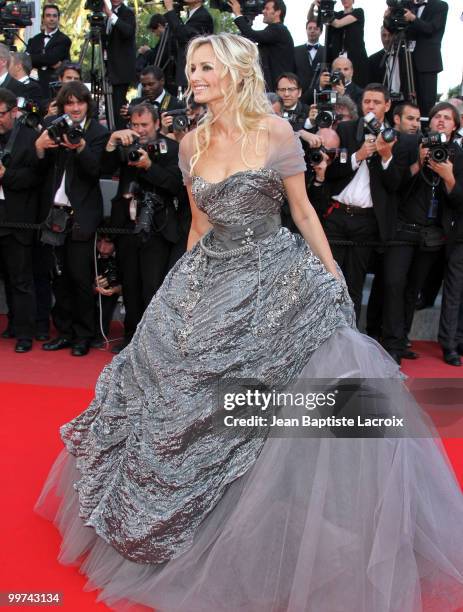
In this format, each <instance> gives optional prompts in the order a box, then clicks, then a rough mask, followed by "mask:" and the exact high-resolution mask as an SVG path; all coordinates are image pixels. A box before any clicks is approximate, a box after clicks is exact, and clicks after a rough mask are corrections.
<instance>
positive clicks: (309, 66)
mask: <svg viewBox="0 0 463 612" xmlns="http://www.w3.org/2000/svg"><path fill="white" fill-rule="evenodd" d="M323 50H324V47H323V46H322V45H320V46H319V47H318V49H317V53H316V54H315V57H314V58H313V60H312V63H310V59H309V52H308V50H307V45H306V44H303V45H298V46H297V47H294V63H295V68H296V74H297V76H298V77H299V79H300V81H301V85H302V100H303V101H304V102H306V103H307V102H308V100H311V99H312V98H313V91H311V90H310V86H311V85H312V87H314V88H315V89H318V85H319V83H318V80H317V82H314V83H312V80H313V76H314V73H315V71H316V69H317V66H318V65H319V64H320V65H321V63H322V60H323Z"/></svg>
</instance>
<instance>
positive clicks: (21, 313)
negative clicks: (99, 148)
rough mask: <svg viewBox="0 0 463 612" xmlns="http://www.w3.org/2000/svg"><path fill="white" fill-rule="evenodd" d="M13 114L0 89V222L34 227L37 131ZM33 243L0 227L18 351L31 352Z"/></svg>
mask: <svg viewBox="0 0 463 612" xmlns="http://www.w3.org/2000/svg"><path fill="white" fill-rule="evenodd" d="M16 115H17V106H16V98H15V96H14V95H13V94H12V93H11V92H10V91H8V90H7V89H4V88H3V87H2V88H0V148H1V153H0V221H2V222H9V223H36V221H37V212H38V196H37V192H38V185H39V183H40V179H41V175H40V171H39V161H38V160H37V158H36V157H35V155H34V142H35V139H36V138H37V133H36V132H35V131H34V130H33V129H31V128H29V127H27V126H25V125H22V124H21V123H18V122H17V121H16ZM32 242H33V231H32V230H14V229H8V228H3V227H0V260H1V262H0V267H1V268H2V269H3V270H4V271H5V277H6V278H5V284H6V288H7V295H8V297H9V300H8V302H9V305H10V306H11V313H9V319H10V324H11V331H12V334H13V335H15V336H16V338H17V342H16V348H15V350H16V352H17V353H26V352H27V351H30V349H31V348H32V338H33V336H34V331H35V294H34V283H33V275H32Z"/></svg>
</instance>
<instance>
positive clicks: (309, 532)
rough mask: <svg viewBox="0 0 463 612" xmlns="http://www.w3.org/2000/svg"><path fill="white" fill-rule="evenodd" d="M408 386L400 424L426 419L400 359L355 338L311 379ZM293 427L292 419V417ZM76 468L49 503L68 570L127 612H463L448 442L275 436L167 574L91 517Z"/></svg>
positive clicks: (52, 481)
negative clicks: (87, 520)
mask: <svg viewBox="0 0 463 612" xmlns="http://www.w3.org/2000/svg"><path fill="white" fill-rule="evenodd" d="M388 377H389V378H391V377H392V378H395V381H396V382H395V383H394V384H395V385H397V390H398V393H395V394H394V395H395V399H394V401H395V402H396V398H397V396H398V397H400V398H401V402H400V405H396V403H395V405H394V413H395V414H398V415H400V414H402V415H405V416H407V417H411V418H412V419H415V420H418V419H421V417H420V412H419V409H418V408H417V406H416V404H415V403H414V400H413V398H412V397H411V395H410V394H409V393H408V392H407V390H406V388H405V386H404V384H403V382H402V380H401V378H400V376H399V373H398V370H397V367H396V365H395V364H394V363H393V362H392V360H391V359H390V358H389V356H388V355H387V354H386V353H385V352H384V351H383V350H382V349H381V347H379V345H377V344H376V343H375V342H374V341H372V340H370V339H369V338H367V337H365V336H362V335H361V334H359V333H358V332H356V331H354V330H351V329H349V328H348V327H343V328H340V329H338V330H337V331H336V332H335V333H334V334H333V335H332V336H331V337H330V338H329V339H328V340H327V341H325V342H324V343H323V344H322V345H321V346H320V347H319V348H318V349H317V350H316V351H315V352H314V354H313V355H312V357H311V359H310V361H309V363H308V364H307V366H306V367H305V368H304V371H303V372H302V373H301V378H303V379H312V380H313V379H322V378H323V379H327V378H333V379H334V378H371V379H378V378H388ZM282 415H284V412H283V413H282ZM79 478H80V476H79V472H78V470H77V468H76V462H75V458H74V457H73V456H72V455H70V454H68V452H67V451H63V452H62V453H61V455H60V456H59V458H58V459H57V461H56V463H55V465H54V467H53V469H52V471H51V473H50V476H49V478H48V480H47V483H46V485H45V487H44V490H43V492H42V495H41V498H40V500H39V501H38V504H37V510H38V511H39V512H40V513H41V514H43V515H44V516H46V517H47V518H49V519H51V520H53V521H54V522H55V524H56V525H57V527H58V528H59V530H60V532H61V534H62V537H63V542H62V549H61V553H60V558H59V559H60V561H61V562H62V563H65V564H75V563H78V564H79V565H80V569H81V571H82V572H83V573H85V574H86V575H87V576H88V587H89V588H92V589H93V588H94V589H100V591H101V592H100V595H99V598H100V599H102V600H104V601H105V602H106V603H107V604H108V605H109V606H112V607H114V608H116V609H126V608H130V607H131V605H132V604H135V603H138V604H143V605H145V606H148V607H151V608H154V609H156V610H158V611H162V612H393V611H394V612H417V611H419V610H427V611H432V612H449V611H450V610H457V609H458V608H459V607H460V606H463V529H462V517H463V500H462V494H461V491H460V489H459V487H458V485H457V483H456V480H455V477H454V475H453V472H452V468H451V466H450V465H449V463H448V461H447V459H446V456H445V453H444V452H443V450H442V448H441V445H440V441H439V440H438V439H436V438H435V437H431V435H430V436H429V437H419V438H411V437H410V438H405V439H393V438H385V439H367V438H364V439H360V438H355V439H353V438H350V439H345V438H310V439H306V438H294V437H292V438H288V437H286V438H276V437H269V438H268V439H267V440H266V442H265V444H264V446H263V449H262V451H261V453H260V454H259V456H258V458H257V460H256V461H255V463H254V465H253V466H252V467H251V468H250V469H249V470H248V471H247V472H246V474H245V475H244V476H241V477H239V478H237V479H236V480H234V481H233V482H232V483H231V484H230V485H229V486H228V487H227V489H226V492H225V494H224V495H223V496H222V498H221V500H220V501H219V503H218V504H217V505H216V506H215V507H214V508H213V510H212V511H211V512H210V513H209V514H208V516H207V517H206V519H205V520H204V521H203V522H202V523H201V525H200V527H199V528H198V529H197V531H196V534H195V538H194V542H193V544H192V545H191V547H190V548H189V549H188V550H187V551H186V552H183V553H182V554H181V555H179V556H178V557H176V558H173V559H171V560H170V561H168V562H166V563H163V564H162V565H144V564H138V563H134V562H133V561H129V560H127V559H125V558H124V557H122V556H121V555H120V554H119V553H118V552H116V551H115V549H114V548H112V547H111V546H110V545H109V544H107V543H106V542H105V541H104V540H103V539H102V538H101V537H99V536H98V535H97V534H96V532H95V530H94V529H93V528H92V527H87V526H85V525H84V523H83V521H82V519H80V518H79V502H78V495H77V492H76V490H75V488H74V486H73V485H74V484H75V483H76V482H77V481H78V480H79Z"/></svg>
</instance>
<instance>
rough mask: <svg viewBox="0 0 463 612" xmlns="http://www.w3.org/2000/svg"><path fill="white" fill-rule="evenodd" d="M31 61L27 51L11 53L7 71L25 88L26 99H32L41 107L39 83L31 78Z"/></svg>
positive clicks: (41, 94) (41, 97)
mask: <svg viewBox="0 0 463 612" xmlns="http://www.w3.org/2000/svg"><path fill="white" fill-rule="evenodd" d="M31 70H32V61H31V58H30V56H29V55H28V54H27V53H17V52H12V53H11V60H10V65H9V67H8V72H9V73H10V75H11V76H12V77H13V78H14V79H16V80H17V81H19V82H20V83H22V84H23V85H24V86H25V88H26V91H25V94H26V95H25V96H24V98H26V99H27V100H32V101H33V102H35V103H36V104H37V105H38V106H39V107H40V108H42V107H43V103H44V97H43V93H42V88H41V87H40V84H39V82H38V81H36V80H35V79H33V78H31V76H30V74H31Z"/></svg>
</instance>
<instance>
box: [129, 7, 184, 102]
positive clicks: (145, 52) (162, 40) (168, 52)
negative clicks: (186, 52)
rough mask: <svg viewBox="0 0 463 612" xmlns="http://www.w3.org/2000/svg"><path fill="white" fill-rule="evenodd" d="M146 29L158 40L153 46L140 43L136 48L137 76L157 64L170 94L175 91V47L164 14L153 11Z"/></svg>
mask: <svg viewBox="0 0 463 612" xmlns="http://www.w3.org/2000/svg"><path fill="white" fill-rule="evenodd" d="M147 29H148V30H149V31H150V32H152V33H153V35H154V36H157V39H158V42H157V43H156V46H155V47H149V46H148V45H142V46H141V47H140V48H139V49H138V55H137V60H136V70H137V77H138V78H140V74H141V71H142V70H143V68H146V67H147V66H159V68H161V70H162V71H163V73H164V77H165V82H166V89H167V91H168V92H169V93H171V94H172V95H175V94H176V93H177V88H176V85H175V69H176V66H175V55H176V53H177V47H176V45H175V44H174V40H173V37H172V36H171V34H170V31H169V28H168V26H167V21H166V18H165V17H164V15H160V14H159V13H155V14H154V15H152V16H151V18H150V21H149V23H148V26H147Z"/></svg>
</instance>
